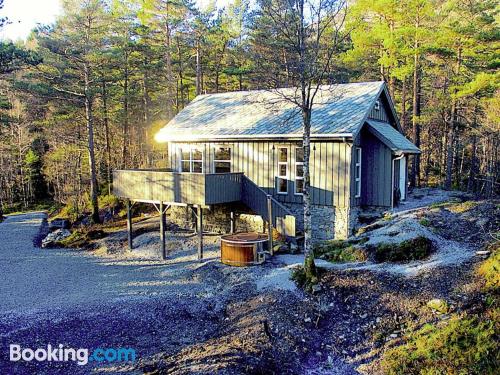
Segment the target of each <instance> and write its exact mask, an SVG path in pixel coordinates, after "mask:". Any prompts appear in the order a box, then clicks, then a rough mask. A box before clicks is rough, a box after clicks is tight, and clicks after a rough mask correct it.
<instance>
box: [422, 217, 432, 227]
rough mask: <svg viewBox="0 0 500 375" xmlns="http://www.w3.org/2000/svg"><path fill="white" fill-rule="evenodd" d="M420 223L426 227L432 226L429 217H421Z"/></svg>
mask: <svg viewBox="0 0 500 375" xmlns="http://www.w3.org/2000/svg"><path fill="white" fill-rule="evenodd" d="M419 223H420V225H423V226H424V227H430V226H431V221H430V220H429V219H427V218H423V219H420V221H419Z"/></svg>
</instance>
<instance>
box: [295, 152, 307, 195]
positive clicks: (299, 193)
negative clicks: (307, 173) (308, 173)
mask: <svg viewBox="0 0 500 375" xmlns="http://www.w3.org/2000/svg"><path fill="white" fill-rule="evenodd" d="M297 150H304V148H303V147H295V154H294V172H295V184H294V188H293V190H294V191H293V194H294V195H301V196H303V195H304V191H303V190H302V192H298V191H297V180H302V189H304V175H303V174H302V177H298V176H297V166H299V165H302V168H304V160H303V159H302V161H297ZM302 173H304V171H303V170H302Z"/></svg>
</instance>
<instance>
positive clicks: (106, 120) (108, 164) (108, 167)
mask: <svg viewBox="0 0 500 375" xmlns="http://www.w3.org/2000/svg"><path fill="white" fill-rule="evenodd" d="M102 111H103V115H104V142H105V143H106V177H107V182H108V194H109V195H111V180H112V177H111V145H110V142H109V115H108V91H107V88H106V80H104V79H103V80H102Z"/></svg>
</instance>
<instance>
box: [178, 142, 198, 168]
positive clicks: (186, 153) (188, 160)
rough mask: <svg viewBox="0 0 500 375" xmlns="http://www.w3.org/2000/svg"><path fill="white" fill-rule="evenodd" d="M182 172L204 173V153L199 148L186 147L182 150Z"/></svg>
mask: <svg viewBox="0 0 500 375" xmlns="http://www.w3.org/2000/svg"><path fill="white" fill-rule="evenodd" d="M180 155H181V163H180V164H181V165H180V167H181V168H180V171H181V172H191V173H203V151H202V150H201V148H199V147H195V146H192V147H185V148H182V149H181V150H180Z"/></svg>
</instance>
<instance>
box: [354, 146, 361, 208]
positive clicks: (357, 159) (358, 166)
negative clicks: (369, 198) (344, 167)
mask: <svg viewBox="0 0 500 375" xmlns="http://www.w3.org/2000/svg"><path fill="white" fill-rule="evenodd" d="M354 157H355V165H354V183H355V188H356V198H359V197H361V148H359V147H357V148H356V150H355V155H354Z"/></svg>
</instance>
